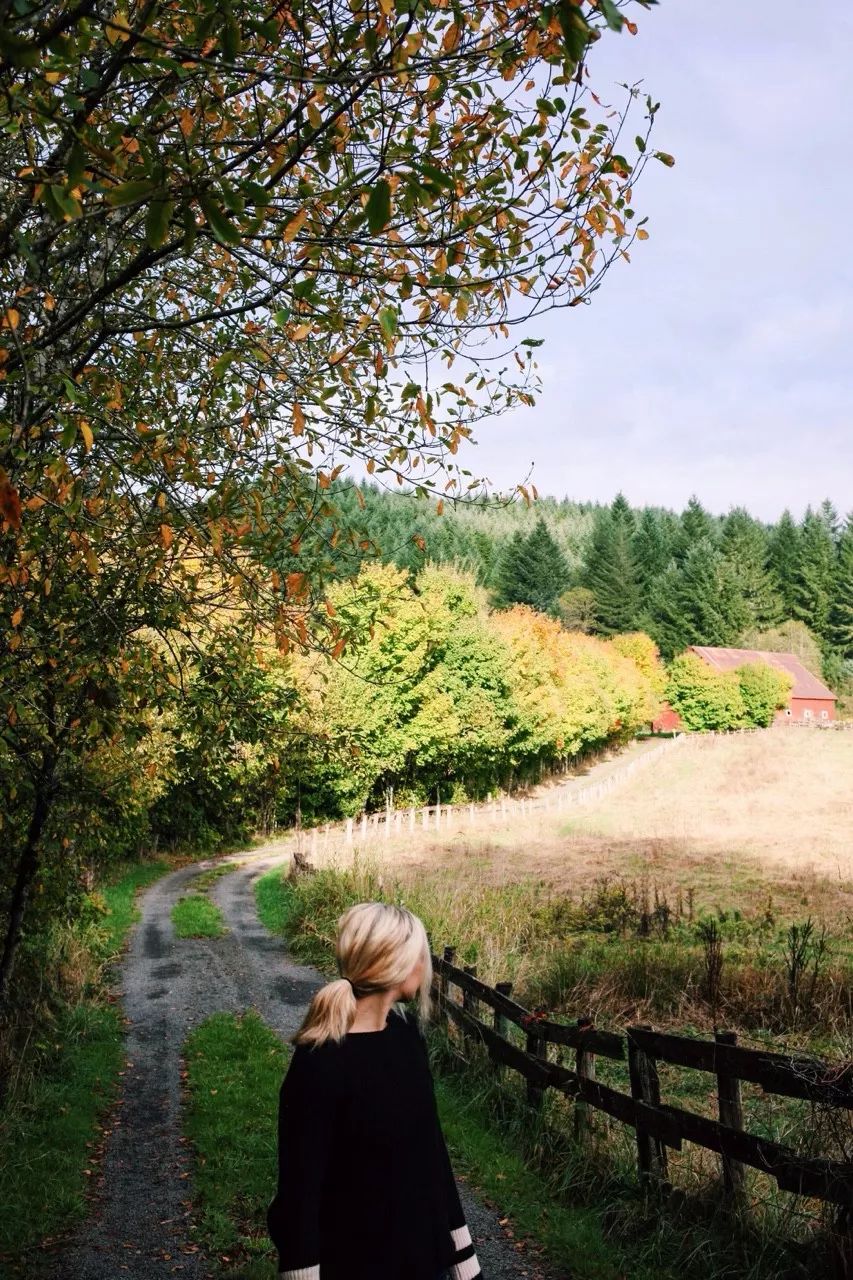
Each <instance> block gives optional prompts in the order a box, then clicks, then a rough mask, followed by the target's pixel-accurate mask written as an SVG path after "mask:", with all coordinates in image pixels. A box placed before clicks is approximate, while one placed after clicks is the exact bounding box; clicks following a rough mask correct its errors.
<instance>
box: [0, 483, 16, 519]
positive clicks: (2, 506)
mask: <svg viewBox="0 0 853 1280" xmlns="http://www.w3.org/2000/svg"><path fill="white" fill-rule="evenodd" d="M0 516H2V517H3V519H4V520H5V521H6V522H7V524H8V525H9V526H10V527H11V528H12V529H20V527H21V499H20V497H19V496H18V490H17V489H15V488H13V487H12V485H11V484H10V483H9V481H8V480H7V479H6V478H5V476H4V477H2V478H0Z"/></svg>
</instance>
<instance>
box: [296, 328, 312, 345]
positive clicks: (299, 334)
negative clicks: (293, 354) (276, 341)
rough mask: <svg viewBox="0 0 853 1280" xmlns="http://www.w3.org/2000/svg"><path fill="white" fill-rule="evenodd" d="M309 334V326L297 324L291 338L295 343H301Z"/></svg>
mask: <svg viewBox="0 0 853 1280" xmlns="http://www.w3.org/2000/svg"><path fill="white" fill-rule="evenodd" d="M310 332H311V325H310V324H298V325H297V326H296V328H295V329H294V330H293V337H294V338H295V340H296V341H297V342H301V341H302V339H303V338H307V337H308V334H309V333H310Z"/></svg>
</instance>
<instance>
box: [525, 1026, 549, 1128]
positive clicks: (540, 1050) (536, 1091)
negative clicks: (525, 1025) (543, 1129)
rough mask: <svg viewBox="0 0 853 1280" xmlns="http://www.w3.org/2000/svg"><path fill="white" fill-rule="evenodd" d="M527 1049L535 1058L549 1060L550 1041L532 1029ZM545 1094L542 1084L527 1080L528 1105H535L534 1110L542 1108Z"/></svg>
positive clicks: (529, 1033) (528, 1036) (528, 1037)
mask: <svg viewBox="0 0 853 1280" xmlns="http://www.w3.org/2000/svg"><path fill="white" fill-rule="evenodd" d="M525 1047H526V1049H527V1052H528V1053H529V1054H532V1055H533V1057H534V1058H542V1059H543V1060H544V1061H545V1062H547V1061H548V1041H547V1040H543V1039H541V1037H540V1036H537V1035H534V1034H533V1033H532V1032H531V1031H528V1032H527V1044H526V1046H525ZM544 1096H545V1090H544V1089H543V1088H542V1086H541V1085H540V1084H536V1083H535V1082H534V1081H533V1080H528V1081H527V1105H528V1106H530V1107H533V1109H534V1111H541V1110H542V1099H543V1098H544Z"/></svg>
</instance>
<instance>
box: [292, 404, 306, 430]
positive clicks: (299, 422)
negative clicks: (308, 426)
mask: <svg viewBox="0 0 853 1280" xmlns="http://www.w3.org/2000/svg"><path fill="white" fill-rule="evenodd" d="M304 430H305V414H304V413H303V412H302V405H301V404H295V405H294V406H293V434H294V435H295V436H301V435H302V432H303V431H304Z"/></svg>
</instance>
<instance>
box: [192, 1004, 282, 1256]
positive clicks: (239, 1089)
mask: <svg viewBox="0 0 853 1280" xmlns="http://www.w3.org/2000/svg"><path fill="white" fill-rule="evenodd" d="M184 1059H185V1062H186V1068H187V1077H186V1082H185V1088H186V1106H185V1132H186V1134H187V1136H188V1137H189V1139H190V1141H191V1143H192V1145H193V1150H194V1161H195V1168H194V1173H193V1179H194V1186H195V1192H196V1213H195V1227H196V1231H197V1239H198V1242H199V1243H200V1244H201V1245H202V1247H203V1248H204V1250H205V1252H206V1253H207V1254H208V1256H209V1257H211V1258H219V1259H220V1260H222V1268H223V1269H227V1271H228V1273H229V1275H235V1274H236V1275H239V1276H241V1277H245V1278H246V1280H273V1277H274V1276H275V1274H276V1266H275V1251H274V1249H273V1247H272V1244H271V1242H270V1240H269V1237H268V1236H267V1233H266V1210H267V1205H268V1204H269V1202H270V1200H271V1199H272V1197H273V1194H274V1192H275V1184H276V1176H277V1161H276V1125H277V1115H278V1091H279V1087H280V1085H281V1081H282V1078H283V1076H284V1072H285V1070H286V1067H287V1059H288V1051H287V1050H286V1049H285V1047H284V1046H283V1045H282V1043H281V1041H280V1040H279V1039H278V1037H277V1036H276V1035H275V1034H274V1033H273V1032H272V1031H271V1030H270V1029H269V1027H268V1026H267V1025H266V1024H265V1023H264V1022H263V1021H262V1020H261V1019H260V1018H259V1017H258V1016H257V1014H254V1013H247V1014H245V1015H244V1016H243V1017H242V1018H238V1017H235V1016H233V1015H232V1014H227V1013H216V1014H214V1015H213V1016H212V1017H210V1018H208V1019H207V1020H206V1021H205V1022H203V1023H201V1025H200V1026H199V1027H197V1028H196V1029H195V1031H193V1033H192V1035H191V1036H190V1037H189V1039H188V1040H187V1043H186V1045H185V1048H184ZM225 1259H227V1262H226V1261H224V1260H225Z"/></svg>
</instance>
